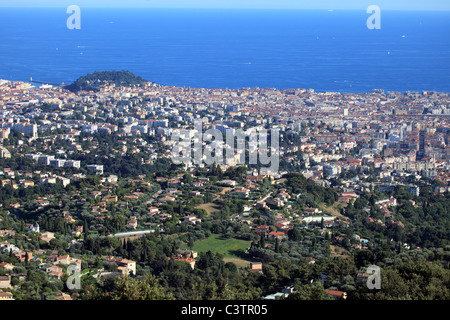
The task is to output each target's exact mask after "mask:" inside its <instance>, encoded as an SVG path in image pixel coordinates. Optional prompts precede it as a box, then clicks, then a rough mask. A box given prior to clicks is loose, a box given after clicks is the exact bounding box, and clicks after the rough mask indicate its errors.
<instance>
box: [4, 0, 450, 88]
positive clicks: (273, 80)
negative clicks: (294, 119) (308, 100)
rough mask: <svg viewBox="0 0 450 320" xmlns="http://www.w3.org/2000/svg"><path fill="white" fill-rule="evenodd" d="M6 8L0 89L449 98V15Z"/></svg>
mask: <svg viewBox="0 0 450 320" xmlns="http://www.w3.org/2000/svg"><path fill="white" fill-rule="evenodd" d="M366 9H367V8H361V10H348V11H347V10H263V9H150V8H148V9H118V8H115V9H114V8H83V7H80V29H69V28H68V26H67V20H68V19H69V18H70V17H71V13H67V8H0V79H7V80H16V81H29V80H30V78H32V79H33V80H38V81H43V82H50V83H55V84H58V83H66V84H68V83H72V82H73V81H75V80H76V79H77V78H78V77H80V76H83V75H86V74H88V73H92V72H94V71H108V70H129V71H131V72H133V73H135V74H136V75H139V76H141V77H143V78H144V79H146V80H148V81H151V82H155V83H157V84H160V85H169V86H180V87H191V88H222V89H226V88H228V89H237V88H248V87H250V88H254V87H259V88H276V89H289V88H312V89H314V90H315V91H334V92H370V91H371V90H372V89H383V90H385V91H400V92H404V91H418V92H421V91H423V90H426V91H428V90H430V91H441V92H450V12H448V11H447V12H445V11H384V10H383V9H382V8H380V9H381V12H380V16H379V17H380V29H369V28H368V26H367V20H368V19H369V18H370V16H371V14H370V13H367V11H366Z"/></svg>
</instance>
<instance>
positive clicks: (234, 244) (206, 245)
mask: <svg viewBox="0 0 450 320" xmlns="http://www.w3.org/2000/svg"><path fill="white" fill-rule="evenodd" d="M250 243H251V242H250V241H245V240H238V239H233V238H229V239H226V238H224V237H222V236H221V235H218V234H212V235H211V236H210V237H209V238H206V239H203V240H199V241H196V242H195V243H194V248H193V250H194V251H197V252H207V251H211V252H214V253H216V252H218V253H220V254H221V255H223V256H224V258H238V257H239V256H238V255H237V254H238V250H239V249H242V250H244V251H245V250H247V248H248V247H249V246H250Z"/></svg>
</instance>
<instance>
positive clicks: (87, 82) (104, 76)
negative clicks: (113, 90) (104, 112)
mask: <svg viewBox="0 0 450 320" xmlns="http://www.w3.org/2000/svg"><path fill="white" fill-rule="evenodd" d="M145 82H147V80H145V79H143V78H142V77H140V76H136V75H134V74H133V73H132V72H130V71H95V72H94V73H90V74H87V75H86V76H82V77H80V78H78V79H77V80H76V81H75V82H74V83H72V84H70V85H67V86H66V87H65V88H66V89H68V90H70V91H72V92H78V91H82V90H84V91H99V89H100V88H101V87H103V86H104V85H112V84H114V85H115V86H117V87H119V86H127V87H128V86H132V85H139V84H142V83H145Z"/></svg>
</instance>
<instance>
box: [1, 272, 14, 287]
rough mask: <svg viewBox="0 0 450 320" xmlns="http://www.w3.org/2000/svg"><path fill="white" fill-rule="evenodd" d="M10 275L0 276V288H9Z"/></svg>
mask: <svg viewBox="0 0 450 320" xmlns="http://www.w3.org/2000/svg"><path fill="white" fill-rule="evenodd" d="M11 288H12V287H11V276H8V275H7V276H0V289H11Z"/></svg>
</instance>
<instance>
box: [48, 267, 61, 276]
mask: <svg viewBox="0 0 450 320" xmlns="http://www.w3.org/2000/svg"><path fill="white" fill-rule="evenodd" d="M45 272H46V273H47V275H48V276H49V278H56V279H61V277H62V275H63V269H62V268H60V267H57V266H48V267H47V268H46V269H45Z"/></svg>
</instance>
